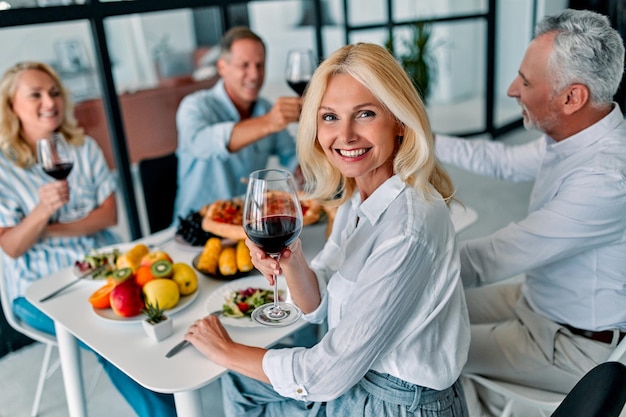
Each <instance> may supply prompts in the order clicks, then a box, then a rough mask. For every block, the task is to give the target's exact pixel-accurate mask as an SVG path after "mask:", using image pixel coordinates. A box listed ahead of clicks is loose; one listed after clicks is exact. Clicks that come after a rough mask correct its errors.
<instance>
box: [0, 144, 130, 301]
mask: <svg viewBox="0 0 626 417" xmlns="http://www.w3.org/2000/svg"><path fill="white" fill-rule="evenodd" d="M70 148H71V152H72V160H73V161H74V167H73V169H72V172H71V173H70V175H69V176H68V178H67V180H68V182H69V186H70V195H71V197H70V201H69V202H68V203H67V204H66V205H65V206H64V207H63V208H61V209H60V210H59V212H57V213H56V214H55V215H54V216H52V218H51V219H50V220H51V222H54V221H57V220H58V217H59V214H60V212H61V211H62V210H68V209H69V210H80V211H82V212H84V213H88V212H90V211H92V210H93V209H95V208H96V207H98V206H99V205H101V204H102V203H103V202H104V200H106V199H107V197H109V196H110V195H111V193H113V192H115V189H116V188H117V183H116V181H115V178H114V176H113V175H112V173H111V172H110V170H109V168H108V166H107V165H106V161H105V159H104V155H103V153H102V150H101V149H100V148H99V147H98V145H97V144H96V142H95V141H94V140H93V139H92V138H90V137H86V138H85V143H84V144H83V145H82V146H70ZM0 173H1V175H0V227H14V226H17V225H18V224H19V223H20V222H21V221H22V220H23V219H24V217H25V216H26V215H27V214H28V213H30V212H31V211H32V210H33V209H34V208H35V206H36V205H37V202H38V201H39V188H40V187H41V186H42V185H43V184H45V183H46V182H49V181H53V179H52V178H51V177H49V176H48V175H47V174H45V173H44V172H43V170H42V169H41V167H40V166H39V165H34V166H31V167H30V168H27V169H22V168H19V167H17V166H16V165H15V164H13V162H11V161H10V160H9V159H8V158H7V157H6V155H5V154H4V153H3V152H0ZM117 241H118V237H117V236H116V235H115V234H114V233H113V232H112V231H110V230H103V231H101V232H98V233H96V234H93V235H89V236H78V237H53V238H45V239H40V240H38V241H37V242H36V243H35V244H34V245H33V246H32V247H31V248H30V249H29V250H28V251H26V252H25V253H24V254H23V255H22V256H20V257H18V258H17V259H13V258H11V257H9V256H7V255H5V254H4V252H1V251H0V253H2V262H3V269H4V275H5V279H6V282H7V284H8V285H7V288H8V291H7V292H8V295H9V298H10V299H15V298H17V297H19V296H23V295H24V292H25V291H26V288H27V287H28V285H29V284H30V283H31V282H33V281H35V280H37V279H39V278H41V277H43V276H47V275H49V274H51V273H53V272H56V271H58V270H60V269H63V268H66V267H68V266H71V265H72V264H73V263H74V262H75V261H77V260H80V259H82V258H83V257H84V255H85V254H86V253H87V252H88V251H89V249H91V248H98V247H102V246H106V245H110V244H113V243H116V242H117Z"/></svg>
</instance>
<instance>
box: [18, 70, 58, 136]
mask: <svg viewBox="0 0 626 417" xmlns="http://www.w3.org/2000/svg"><path fill="white" fill-rule="evenodd" d="M11 102H12V109H13V113H15V115H16V116H17V118H18V119H19V120H20V123H21V126H22V130H23V132H24V135H25V136H26V140H27V141H28V142H29V143H31V144H34V143H35V142H36V140H37V139H39V138H42V137H48V136H49V135H50V134H51V133H52V132H54V131H55V130H57V128H58V127H59V126H60V125H61V123H62V122H63V114H64V111H65V108H64V102H63V96H62V93H61V89H60V88H59V86H58V85H57V84H56V82H55V81H54V79H53V78H52V77H50V76H49V75H48V74H46V73H45V72H43V71H39V70H35V69H29V70H25V71H24V72H22V74H20V75H19V78H18V80H17V88H16V90H15V94H14V96H13V98H12V100H11Z"/></svg>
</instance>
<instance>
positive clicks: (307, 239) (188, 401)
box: [26, 207, 475, 417]
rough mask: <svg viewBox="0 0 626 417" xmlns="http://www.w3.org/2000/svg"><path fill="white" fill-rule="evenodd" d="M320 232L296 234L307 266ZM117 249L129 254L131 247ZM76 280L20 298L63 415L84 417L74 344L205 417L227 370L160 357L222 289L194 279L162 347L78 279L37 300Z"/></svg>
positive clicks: (257, 329)
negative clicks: (39, 319) (207, 392)
mask: <svg viewBox="0 0 626 417" xmlns="http://www.w3.org/2000/svg"><path fill="white" fill-rule="evenodd" d="M452 219H453V223H454V224H455V227H456V229H457V231H458V230H460V229H462V228H464V227H467V226H468V225H469V224H471V222H473V221H474V220H475V217H474V215H473V214H472V212H469V217H468V211H467V209H464V208H459V209H456V210H455V209H454V207H453V210H452ZM325 230H326V225H325V224H317V225H312V226H307V227H305V228H304V229H303V231H302V234H301V239H302V246H303V250H304V252H305V255H306V256H307V258H308V259H311V258H312V257H313V256H315V254H317V252H318V251H319V250H320V249H321V248H322V246H323V244H324V241H325ZM173 234H174V230H173V228H170V229H166V230H164V231H161V232H158V233H155V234H153V235H150V236H149V237H147V238H145V239H141V241H142V242H144V243H147V244H149V243H156V242H161V241H163V240H164V239H166V238H168V237H172V236H173ZM119 246H120V247H123V246H126V247H127V248H130V247H131V246H132V244H120V245H119ZM162 250H164V251H165V252H167V253H168V254H169V255H170V256H171V257H172V259H173V260H174V261H175V262H186V263H188V264H191V263H192V260H193V258H194V256H196V255H197V254H198V253H199V251H200V250H199V249H191V248H189V247H188V246H185V245H182V244H180V242H178V241H176V240H170V241H168V242H167V243H166V244H165V245H164V246H162ZM75 278H76V275H75V274H74V272H73V269H72V268H68V269H65V270H62V271H59V272H57V273H55V274H52V275H50V276H48V277H45V278H44V279H40V280H38V281H37V282H35V283H33V284H32V285H31V286H30V287H29V288H28V290H27V292H26V298H27V299H28V300H29V301H30V302H31V303H32V304H34V305H35V306H36V307H37V308H39V309H40V310H41V311H43V312H44V313H45V314H47V315H48V316H50V317H51V318H52V319H53V320H54V323H55V328H56V333H57V340H58V347H59V358H60V361H61V367H62V372H63V381H64V384H65V393H66V397H67V404H68V409H69V416H70V417H85V416H87V407H86V401H85V392H84V388H83V380H82V371H81V359H80V352H79V346H78V341H79V340H80V341H82V342H83V343H84V344H85V345H87V346H89V347H90V348H91V349H93V350H94V351H95V352H97V353H98V354H99V355H101V356H102V357H104V358H105V359H106V360H107V361H109V362H110V363H112V364H113V365H115V366H116V367H117V368H119V369H120V370H122V371H123V372H124V373H126V374H127V375H128V376H130V377H131V378H132V379H134V380H135V381H137V382H138V383H139V384H141V385H142V386H144V387H146V388H148V389H150V390H153V391H156V392H161V393H172V394H174V399H175V403H176V410H177V414H178V415H179V416H185V417H200V416H202V415H206V414H205V413H204V412H203V410H202V401H201V398H200V389H201V388H202V387H204V386H206V385H207V384H210V383H211V382H213V381H215V380H217V379H218V378H219V377H220V376H221V375H223V374H224V373H225V372H226V371H227V370H226V369H225V368H223V367H221V366H218V365H217V364H215V363H213V362H211V361H210V360H207V359H206V357H205V356H203V355H202V354H200V353H199V352H198V351H197V350H196V349H194V348H193V347H188V348H186V349H184V350H183V351H181V352H180V353H178V354H177V355H175V356H173V357H172V358H169V359H168V358H166V357H165V354H166V353H167V352H168V351H169V350H170V349H171V348H172V347H173V346H174V345H176V344H177V343H178V342H179V341H181V340H182V339H183V336H184V334H185V332H186V331H187V328H188V327H189V326H190V325H191V324H192V323H193V322H194V321H196V320H197V319H199V318H201V317H204V316H206V315H207V314H208V313H209V311H208V310H207V306H206V303H205V300H206V299H207V297H209V295H210V294H211V293H212V292H213V291H215V290H216V289H218V288H219V287H220V286H221V285H223V284H225V283H226V282H225V281H220V280H217V279H213V278H209V277H205V276H203V275H200V276H199V285H198V296H197V297H196V299H195V300H194V301H193V302H191V303H190V304H189V305H188V306H186V307H185V308H184V309H182V310H180V311H178V312H176V313H175V314H173V315H172V319H173V321H174V333H173V335H172V336H170V337H169V338H167V339H165V340H162V341H161V342H155V341H153V340H152V339H150V338H148V337H147V335H146V334H145V333H144V331H143V328H142V325H141V320H140V319H137V320H134V321H131V322H128V321H120V320H110V319H107V318H103V316H101V315H99V314H96V312H95V311H94V309H93V308H92V306H91V304H90V303H89V302H88V298H89V296H90V295H91V294H92V293H93V292H94V291H95V290H96V289H98V288H99V287H100V286H101V285H102V282H94V281H93V280H85V281H84V282H79V283H78V284H76V285H74V286H72V287H70V288H68V289H67V290H65V291H64V292H62V293H61V294H59V295H58V296H56V297H54V298H52V299H50V300H48V301H45V302H43V303H42V302H39V300H40V299H41V298H42V297H44V296H46V295H48V294H49V293H51V292H52V291H54V290H56V289H57V288H60V287H61V286H63V285H64V284H65V283H68V282H69V281H71V280H73V279H75ZM305 324H306V322H305V321H304V320H302V319H300V320H299V321H298V322H296V323H295V324H293V325H290V326H287V327H278V328H276V327H265V326H260V325H259V326H254V327H239V326H237V327H232V326H229V327H228V331H229V334H230V335H231V337H232V338H233V340H235V341H237V342H241V343H244V344H248V345H251V346H259V347H269V346H272V345H273V344H275V343H276V342H278V341H279V340H281V339H283V338H284V337H286V336H289V335H290V334H291V333H293V332H294V331H296V330H298V329H300V328H301V327H303V326H304V325H305Z"/></svg>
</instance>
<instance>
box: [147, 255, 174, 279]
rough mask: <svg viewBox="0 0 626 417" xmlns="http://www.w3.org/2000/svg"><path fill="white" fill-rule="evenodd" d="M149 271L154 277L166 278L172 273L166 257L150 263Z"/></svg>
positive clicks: (170, 264) (172, 270)
mask: <svg viewBox="0 0 626 417" xmlns="http://www.w3.org/2000/svg"><path fill="white" fill-rule="evenodd" d="M150 272H152V275H154V277H155V278H168V277H171V276H172V274H173V273H174V268H172V263H171V262H170V261H168V260H166V259H160V260H158V261H156V262H155V263H153V264H152V266H151V267H150Z"/></svg>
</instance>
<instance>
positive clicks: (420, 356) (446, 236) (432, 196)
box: [186, 44, 469, 416]
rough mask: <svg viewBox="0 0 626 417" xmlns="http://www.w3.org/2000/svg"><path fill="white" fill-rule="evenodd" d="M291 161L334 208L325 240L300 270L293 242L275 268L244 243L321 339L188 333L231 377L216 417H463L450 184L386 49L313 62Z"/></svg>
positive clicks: (349, 51) (207, 327)
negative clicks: (274, 340) (261, 340)
mask: <svg viewBox="0 0 626 417" xmlns="http://www.w3.org/2000/svg"><path fill="white" fill-rule="evenodd" d="M298 156H299V161H300V164H301V166H302V171H303V173H304V175H305V178H306V184H307V190H308V192H309V195H310V196H311V197H312V198H319V199H322V200H327V201H332V202H333V203H335V204H337V205H339V209H338V212H337V215H336V219H335V223H334V227H333V230H332V233H331V235H330V237H329V239H328V242H327V243H326V245H325V247H324V248H323V250H322V251H321V252H320V253H319V254H318V255H317V256H316V257H315V259H314V260H313V261H312V262H311V265H310V266H309V264H308V263H307V260H306V259H305V257H304V254H303V252H302V248H301V242H300V241H299V240H297V241H296V242H295V243H294V244H293V245H292V246H291V247H290V248H289V249H286V250H285V251H284V252H283V253H282V254H281V260H280V263H278V262H275V261H274V260H272V259H271V258H269V257H268V256H267V255H266V254H265V253H264V252H263V251H262V250H261V249H260V248H259V247H257V246H255V245H254V244H253V243H251V242H250V241H247V244H248V247H249V248H250V250H251V253H252V257H253V260H254V264H255V267H256V268H257V269H258V270H259V271H261V272H262V273H263V274H264V275H265V276H266V277H268V280H270V281H271V280H272V278H271V276H272V274H275V273H282V274H284V276H285V278H286V281H287V284H288V286H289V290H290V292H291V294H292V297H293V300H294V302H295V303H296V304H297V305H298V306H299V307H300V308H301V309H302V311H303V313H304V317H305V319H306V320H308V321H310V322H313V323H320V322H322V321H323V320H328V327H329V331H328V333H327V334H326V335H325V336H324V337H323V338H322V339H321V341H320V342H319V343H318V344H317V345H315V346H314V347H312V348H310V349H306V348H290V349H273V350H265V349H261V348H256V347H250V346H245V345H241V344H239V343H235V342H233V341H232V340H231V339H230V337H229V336H228V333H227V332H226V330H225V329H224V328H223V327H222V326H221V324H220V322H219V320H218V319H217V318H215V317H206V318H204V319H202V320H199V321H198V322H196V323H194V324H193V325H192V326H191V327H190V329H189V331H188V333H187V335H186V339H187V340H189V341H190V342H191V343H193V344H194V346H195V347H196V348H197V349H199V350H200V351H201V352H202V353H203V354H204V355H206V356H207V357H208V358H209V359H211V360H213V361H214V362H216V363H218V364H220V365H223V366H225V367H227V368H229V369H231V370H233V371H235V372H232V373H230V374H228V376H227V377H226V378H224V379H223V381H222V386H223V389H224V403H225V404H224V409H225V412H226V415H227V416H235V415H241V416H243V415H246V416H251V415H266V416H279V415H281V416H286V415H289V416H297V415H307V416H308V415H329V416H356V415H363V416H380V415H388V416H394V415H398V416H399V415H415V416H418V415H419V416H466V415H467V413H466V406H465V399H464V395H463V392H462V390H461V388H460V385H459V383H458V377H459V375H460V373H461V369H462V368H463V365H464V364H465V361H466V358H467V350H468V345H469V322H468V317H467V310H466V305H465V299H464V296H463V290H462V287H461V283H460V279H459V260H458V253H457V248H456V243H455V235H454V228H453V225H452V223H451V221H450V214H449V210H448V208H447V205H446V202H447V200H449V199H450V198H451V197H452V193H453V190H452V184H451V182H450V179H449V177H448V176H447V174H446V173H445V171H443V169H442V168H441V167H440V166H439V165H438V163H437V162H436V160H435V158H434V151H433V141H432V135H431V131H430V126H429V122H428V118H427V115H426V111H425V108H424V104H423V102H422V100H421V99H420V98H419V96H418V94H417V92H416V91H415V89H414V87H413V86H412V84H411V81H410V80H409V78H408V77H407V76H406V74H405V72H404V71H403V69H402V68H401V67H400V66H399V65H398V64H397V63H396V61H395V60H394V58H393V57H392V56H391V55H390V54H389V53H388V52H387V51H386V50H385V49H384V48H382V47H380V46H377V45H373V44H357V45H348V46H345V47H343V48H341V49H339V50H338V51H336V52H335V53H334V54H332V55H331V56H330V57H329V58H328V59H327V60H326V61H324V62H323V63H322V64H321V65H320V67H319V68H318V70H317V71H316V73H315V75H314V77H313V79H312V80H311V82H310V85H309V88H308V91H307V92H306V95H305V99H304V107H303V111H302V116H301V118H300V127H299V131H298ZM337 190H340V192H339V193H338V192H337ZM338 195H339V196H340V197H337V196H338Z"/></svg>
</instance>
